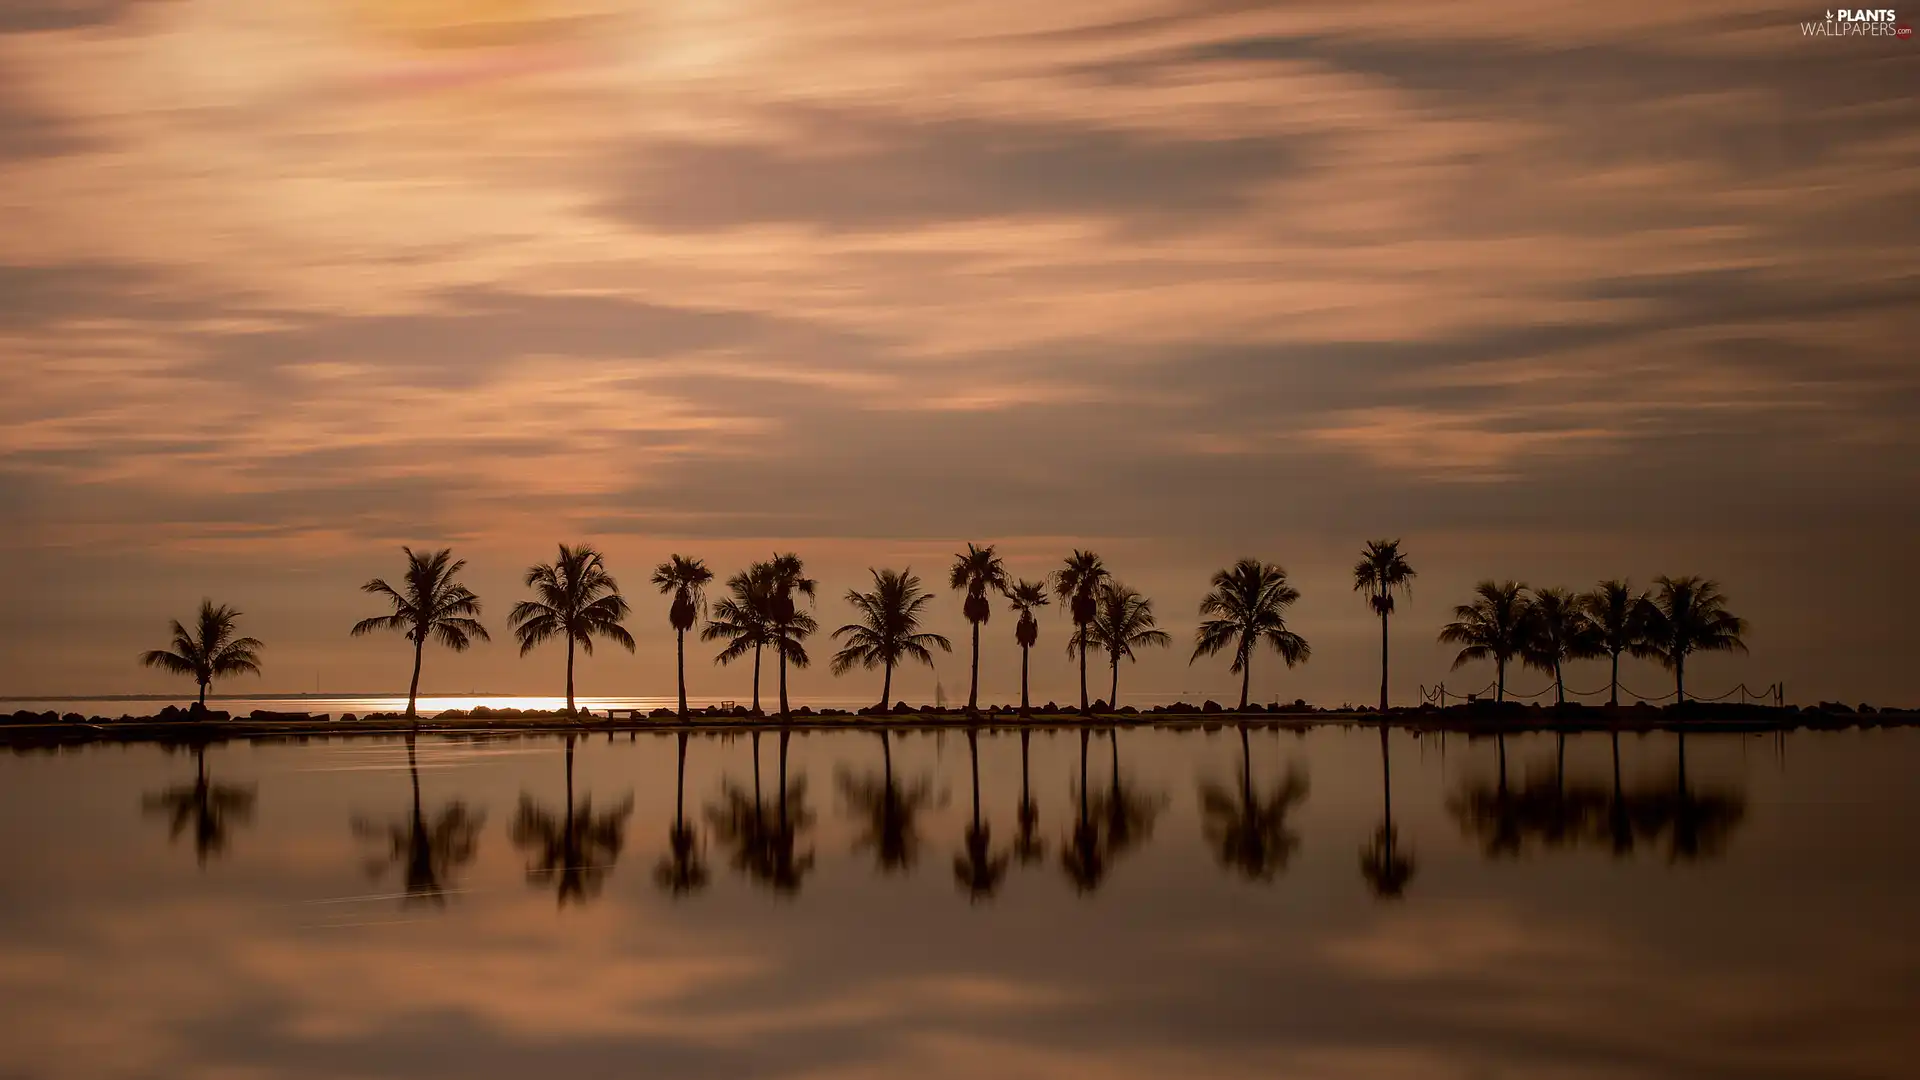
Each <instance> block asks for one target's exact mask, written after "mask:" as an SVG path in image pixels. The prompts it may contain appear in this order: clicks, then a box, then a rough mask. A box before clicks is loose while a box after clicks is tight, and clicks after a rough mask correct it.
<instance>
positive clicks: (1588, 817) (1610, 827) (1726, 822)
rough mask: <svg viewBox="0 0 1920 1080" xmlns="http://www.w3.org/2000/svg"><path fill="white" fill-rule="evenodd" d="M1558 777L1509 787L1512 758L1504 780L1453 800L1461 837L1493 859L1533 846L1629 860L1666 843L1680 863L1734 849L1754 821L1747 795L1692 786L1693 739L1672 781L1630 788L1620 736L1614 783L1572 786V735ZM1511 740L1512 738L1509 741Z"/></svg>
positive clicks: (1680, 743)
mask: <svg viewBox="0 0 1920 1080" xmlns="http://www.w3.org/2000/svg"><path fill="white" fill-rule="evenodd" d="M1561 740H1562V741H1561V743H1560V746H1559V748H1558V754H1557V763H1556V766H1555V768H1554V770H1553V776H1552V777H1551V778H1550V779H1546V780H1540V781H1535V780H1532V779H1531V778H1530V779H1529V780H1528V781H1527V782H1526V783H1525V784H1524V785H1522V786H1521V787H1519V788H1513V787H1510V786H1509V785H1508V783H1507V768H1506V752H1505V747H1504V745H1503V746H1502V747H1501V752H1500V766H1499V771H1498V774H1497V779H1496V780H1495V782H1494V784H1493V785H1492V786H1491V787H1489V786H1488V785H1487V784H1486V782H1485V781H1480V782H1478V783H1469V784H1467V785H1465V786H1464V787H1463V788H1462V789H1461V790H1460V791H1459V792H1458V793H1456V794H1455V795H1454V796H1453V798H1451V799H1449V800H1448V802H1447V810H1448V812H1449V813H1451V814H1452V815H1453V817H1454V820H1455V821H1457V822H1458V823H1459V824H1460V828H1461V831H1462V832H1464V833H1465V834H1466V835H1467V836H1469V837H1472V838H1476V839H1478V840H1479V841H1480V845H1481V849H1482V851H1484V852H1485V854H1486V855H1487V857H1488V858H1501V857H1510V856H1517V855H1520V854H1522V853H1523V852H1524V851H1525V850H1526V849H1527V847H1528V845H1529V844H1530V843H1538V844H1539V845H1540V846H1542V847H1545V848H1560V847H1596V848H1604V849H1606V850H1608V851H1611V852H1613V853H1614V854H1615V855H1617V856H1624V855H1626V854H1629V853H1630V852H1632V851H1633V849H1634V848H1635V847H1636V846H1638V845H1640V844H1664V846H1665V848H1666V852H1667V858H1668V860H1669V861H1672V862H1691V861H1694V860H1699V859H1710V858H1714V857H1716V856H1719V855H1720V854H1722V853H1724V852H1725V851H1726V847H1727V844H1728V842H1729V840H1730V839H1731V838H1732V835H1733V831H1734V830H1735V829H1736V828H1738V827H1739V825H1740V823H1741V822H1742V821H1743V820H1744V819H1745V817H1746V796H1745V794H1744V793H1743V792H1740V791H1737V790H1721V789H1715V788H1704V789H1702V788H1695V787H1694V786H1693V785H1692V784H1690V783H1689V782H1688V780H1687V739H1686V735H1685V734H1684V733H1682V734H1681V735H1679V736H1678V737H1677V738H1676V740H1675V741H1676V756H1677V761H1676V764H1675V768H1674V776H1673V779H1672V780H1671V781H1665V782H1660V783H1653V784H1648V785H1645V786H1642V787H1638V788H1632V789H1629V788H1625V787H1624V786H1623V785H1622V784H1621V781H1620V743H1619V737H1618V736H1615V737H1614V741H1613V754H1614V761H1613V780H1612V783H1611V785H1608V784H1603V783H1594V782H1588V781H1582V780H1577V779H1576V780H1568V778H1567V775H1566V746H1565V742H1564V736H1562V737H1561ZM1503 741H1504V740H1503Z"/></svg>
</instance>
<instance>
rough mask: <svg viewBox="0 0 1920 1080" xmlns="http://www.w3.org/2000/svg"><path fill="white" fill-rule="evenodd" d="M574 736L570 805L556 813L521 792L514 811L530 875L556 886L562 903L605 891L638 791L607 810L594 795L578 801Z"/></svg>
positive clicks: (569, 756)
mask: <svg viewBox="0 0 1920 1080" xmlns="http://www.w3.org/2000/svg"><path fill="white" fill-rule="evenodd" d="M573 739H574V737H573V736H572V735H568V736H567V737H566V743H567V802H566V807H565V809H564V811H563V812H562V813H560V814H555V813H554V812H553V811H551V810H549V809H547V808H545V807H543V806H540V805H539V804H537V803H535V802H534V801H533V798H532V797H531V796H528V795H521V796H520V811H519V813H518V814H517V815H516V816H515V817H514V820H513V830H512V834H511V835H512V837H513V843H514V846H516V847H519V848H522V849H524V850H526V851H528V852H529V853H531V855H532V862H531V863H529V864H528V866H527V881H528V882H529V883H530V884H533V885H537V886H549V885H550V886H552V887H553V888H554V891H555V892H556V894H557V895H558V897H559V902H560V906H562V907H565V906H566V905H567V904H569V903H576V904H578V903H585V902H586V901H588V900H591V899H593V898H594V897H596V896H598V895H600V888H601V886H603V885H605V884H606V879H607V875H608V874H609V873H611V872H612V871H613V864H614V862H615V861H616V860H618V859H619V858H620V849H621V847H622V846H624V845H625V843H626V835H627V817H628V816H629V815H631V814H632V813H633V796H632V795H628V796H627V797H626V798H625V799H623V800H622V801H621V802H620V803H619V804H618V805H616V806H615V807H614V808H613V809H611V810H608V811H607V812H606V813H603V814H596V813H594V812H593V800H592V799H591V798H586V799H582V800H580V805H579V806H578V807H577V808H576V807H575V806H574V802H573Z"/></svg>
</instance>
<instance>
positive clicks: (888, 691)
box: [880, 660, 893, 712]
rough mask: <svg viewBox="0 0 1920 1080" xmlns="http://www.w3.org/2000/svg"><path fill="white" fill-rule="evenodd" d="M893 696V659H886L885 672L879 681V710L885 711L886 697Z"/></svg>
mask: <svg viewBox="0 0 1920 1080" xmlns="http://www.w3.org/2000/svg"><path fill="white" fill-rule="evenodd" d="M892 696H893V661H891V660H889V661H887V674H886V676H885V678H883V679H881V681H880V711H881V712H886V711H887V699H888V698H890V697H892Z"/></svg>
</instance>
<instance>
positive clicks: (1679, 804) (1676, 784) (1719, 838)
mask: <svg viewBox="0 0 1920 1080" xmlns="http://www.w3.org/2000/svg"><path fill="white" fill-rule="evenodd" d="M1707 591H1709V592H1711V591H1712V590H1711V589H1708V590H1707ZM1676 735H1677V736H1678V743H1679V746H1678V762H1677V763H1676V765H1675V772H1674V781H1673V793H1672V795H1671V796H1670V797H1669V799H1656V800H1654V801H1655V802H1656V804H1657V803H1660V802H1668V803H1669V805H1667V806H1664V807H1662V808H1661V809H1663V810H1665V813H1664V814H1659V815H1658V816H1660V817H1664V818H1665V819H1666V821H1667V822H1668V823H1669V828H1670V829H1671V833H1670V834H1669V843H1668V846H1667V859H1668V861H1670V862H1696V861H1699V860H1701V859H1710V858H1714V857H1716V856H1719V855H1721V854H1722V853H1724V852H1725V851H1726V849H1727V843H1728V841H1729V840H1730V839H1731V838H1732V836H1733V830H1734V828H1735V827H1736V826H1738V825H1739V824H1740V822H1741V820H1742V819H1743V818H1745V817H1746V813H1747V803H1746V799H1745V798H1744V797H1742V796H1741V795H1739V794H1737V793H1728V792H1722V791H1707V792H1704V793H1700V792H1696V791H1694V789H1693V788H1692V787H1691V786H1690V785H1689V784H1688V783H1687V733H1686V732H1684V731H1681V732H1676Z"/></svg>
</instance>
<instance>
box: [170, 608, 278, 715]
mask: <svg viewBox="0 0 1920 1080" xmlns="http://www.w3.org/2000/svg"><path fill="white" fill-rule="evenodd" d="M239 618H240V612H238V611H235V610H233V609H232V608H230V607H228V606H226V605H225V604H222V605H220V606H219V607H215V606H214V605H213V601H211V600H202V601H200V618H199V622H198V623H197V624H196V625H195V627H194V629H193V632H191V633H189V632H188V631H187V628H186V627H184V626H182V625H180V623H179V622H178V621H177V620H176V621H174V622H173V623H172V624H170V625H171V626H172V628H173V651H172V652H168V651H166V650H164V649H154V650H151V651H149V652H145V653H142V654H141V655H140V662H141V663H142V664H145V665H146V666H147V667H150V668H160V669H162V670H165V671H170V672H172V673H174V674H175V675H191V676H193V681H194V682H195V683H197V684H198V685H199V687H200V708H201V709H202V710H204V709H206V707H207V688H208V687H209V686H212V685H213V680H214V679H216V678H219V677H220V676H222V675H239V674H242V673H251V674H254V675H258V674H260V650H261V649H264V648H266V646H265V645H263V644H261V643H260V640H259V639H258V638H250V637H243V638H236V637H234V636H233V631H234V623H235V622H237V621H238V620H239Z"/></svg>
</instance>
